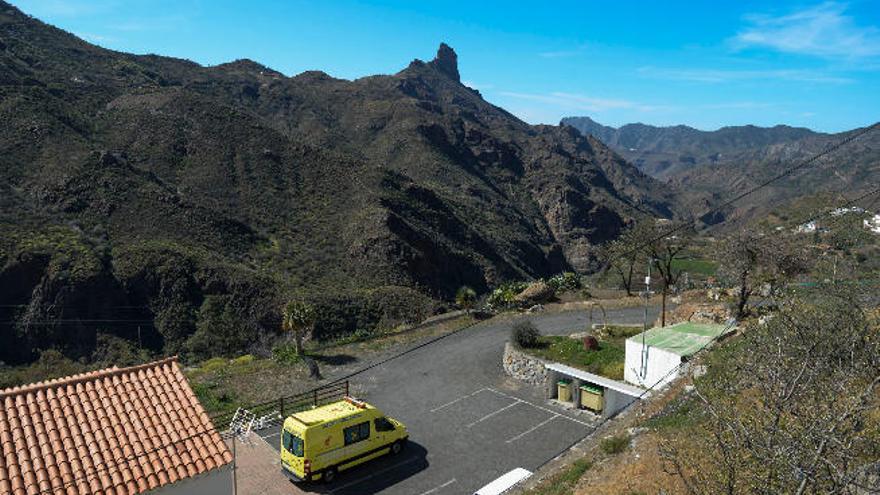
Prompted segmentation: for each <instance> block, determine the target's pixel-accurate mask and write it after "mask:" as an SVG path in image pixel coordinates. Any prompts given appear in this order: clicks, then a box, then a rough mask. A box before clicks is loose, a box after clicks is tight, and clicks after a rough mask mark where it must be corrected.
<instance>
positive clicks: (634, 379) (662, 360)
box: [623, 340, 681, 388]
mask: <svg viewBox="0 0 880 495" xmlns="http://www.w3.org/2000/svg"><path fill="white" fill-rule="evenodd" d="M679 364H681V356H679V355H678V354H674V353H671V352H669V351H666V350H663V349H658V348H656V347H651V346H648V372H647V374H646V376H645V377H644V378H642V377H640V376H639V370H640V368H641V366H642V344H641V343H638V342H634V341H632V340H627V341H626V358H625V364H624V370H623V379H624V380H625V381H627V382H629V383H632V384H633V385H638V386H640V387H644V388H649V387H652V386H654V385H655V384H657V387H658V388H659V387H662V386H663V385H666V384H667V383H669V382H670V381H672V380H674V379H675V378H676V377H677V376H678V375H679V373H672V374H670V375H669V376H666V375H667V374H668V373H669V372H670V371H671V370H673V369H674V368H675V367H676V366H678V365H679ZM679 371H680V370H679ZM658 382H660V383H658Z"/></svg>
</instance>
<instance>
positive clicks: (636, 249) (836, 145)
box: [605, 122, 880, 266]
mask: <svg viewBox="0 0 880 495" xmlns="http://www.w3.org/2000/svg"><path fill="white" fill-rule="evenodd" d="M878 128H880V122H877V123H875V124H873V125H870V126H868V127H865V128H863V129H861V130H859V131H857V132H855V133H853V134H851V135H849V136H847V137H846V138H844V139H841V140H840V141H838V142H836V143H834V144H832V145H829V146H828V147H826V148H825V149H824V150H822V151H820V152H819V153H817V154H815V155H813V156H811V157H810V158H807V159H806V160H803V161H802V162H800V163H798V164H797V165H794V166H793V167H790V168H788V169H786V170H785V171H783V172H782V173H780V174H778V175H776V176H774V177H772V178H770V179H768V180H766V181H764V182H762V183H760V184H758V185H757V186H754V187H752V188H751V189H749V190H747V191H745V192H743V193H740V194H738V195H736V196H734V197H733V198H730V199H728V200H727V201H725V202H724V203H722V204H720V205H718V206H715V207H713V208H711V209H709V211H707V212H705V213H703V214H702V215H699V216H698V217H696V218H694V219H692V220H688V221H687V222H683V223H681V224H679V225H678V226H675V227H673V228H671V229H669V230H667V231H665V232H663V233H661V234H660V235H658V236H656V237H654V238H651V239H650V240H648V241H646V242H644V243H642V244H640V245H638V246H636V247H634V248H632V249H629V250H627V251H625V252H623V253H621V254H620V255H618V256H615V257H613V258H611V259H610V260H608V261H607V262H606V263H605V264H606V266H610V264H611V263H612V262H613V261H615V260H617V259H619V258H624V257H626V256H629V255H631V254H634V253H637V252H639V251H641V250H642V249H644V248H645V247H647V246H650V245H651V244H653V243H655V242H657V241H660V240H663V239H665V238H667V237H669V236H670V235H672V234H675V233H676V232H679V231H681V230H684V229H686V228H688V227H691V226H693V225H694V224H696V222H697V218H702V217H706V216H708V215H711V214H714V213H720V212H721V211H722V210H724V209H725V208H727V207H728V206H730V205H732V204H733V203H736V202H737V201H739V200H741V199H743V198H745V197H747V196H750V195H752V194H754V193H756V192H758V191H759V190H761V189H763V188H765V187H767V186H769V185H770V184H773V183H774V182H777V181H779V180H782V179H784V178H785V177H788V176H790V175H791V174H793V173H795V172H797V171H798V170H801V169H803V168H805V167H807V166H808V165H811V164H812V163H813V162H815V161H816V160H818V159H820V158H822V157H824V156H826V155H829V154H831V153H833V152H834V151H837V150H838V149H840V148H842V147H843V146H846V145H847V144H849V143H851V142H853V141H854V140H856V139H858V138H860V137H862V136H864V135H865V134H868V133H869V132H871V131H873V130H876V129H878Z"/></svg>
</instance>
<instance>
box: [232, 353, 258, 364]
mask: <svg viewBox="0 0 880 495" xmlns="http://www.w3.org/2000/svg"><path fill="white" fill-rule="evenodd" d="M253 362H254V355H253V354H245V355H244V356H239V357H237V358H235V359H233V360H232V364H233V365H236V366H241V365H245V364H251V363H253Z"/></svg>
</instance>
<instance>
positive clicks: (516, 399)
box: [486, 388, 595, 428]
mask: <svg viewBox="0 0 880 495" xmlns="http://www.w3.org/2000/svg"><path fill="white" fill-rule="evenodd" d="M486 390H488V391H490V392H494V393H496V394H498V395H500V396H502V397H507V398H508V399H513V400H515V401H519V402H522V403H523V404H528V405H530V406H532V407H534V408H535V409H540V410H542V411H544V412H548V413H550V414H556V415H557V416H559V417H560V418H564V419H567V420H569V421H574V422H575V423H578V424H581V425H584V426H586V427H588V428H595V425H591V424H589V423H585V422H583V421H581V420H579V419H574V418H572V417H571V416H567V415H565V414H559V413H558V412H556V411H554V410H552V409H547V408H546V407H542V406H539V405H537V404H532V403H531V402H529V401H526V400H522V399H520V398H519V397H514V396H512V395H509V394H505V393H504V392H499V391H497V390H495V389H494V388H486Z"/></svg>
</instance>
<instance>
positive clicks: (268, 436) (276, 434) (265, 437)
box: [259, 432, 281, 440]
mask: <svg viewBox="0 0 880 495" xmlns="http://www.w3.org/2000/svg"><path fill="white" fill-rule="evenodd" d="M279 435H281V432H278V433H273V434H271V435H265V436H263V435H259V436H261V437H263V440H266V439H269V438H272V437H277V436H279Z"/></svg>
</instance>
